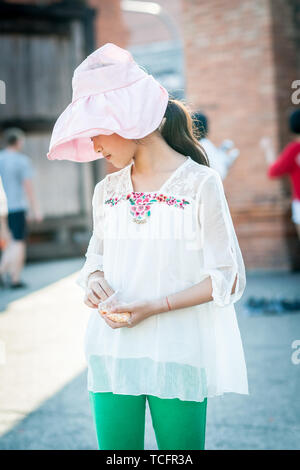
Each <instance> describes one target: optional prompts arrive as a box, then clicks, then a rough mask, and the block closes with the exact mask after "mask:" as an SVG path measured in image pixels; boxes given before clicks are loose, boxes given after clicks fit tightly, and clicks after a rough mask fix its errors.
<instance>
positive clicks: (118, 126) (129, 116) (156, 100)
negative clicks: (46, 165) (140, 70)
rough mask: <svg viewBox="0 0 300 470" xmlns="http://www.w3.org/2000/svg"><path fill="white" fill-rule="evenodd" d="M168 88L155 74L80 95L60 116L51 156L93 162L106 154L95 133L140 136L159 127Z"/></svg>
mask: <svg viewBox="0 0 300 470" xmlns="http://www.w3.org/2000/svg"><path fill="white" fill-rule="evenodd" d="M168 99H169V96H168V92H167V91H166V89H165V88H164V87H162V86H161V85H160V84H159V82H157V81H156V80H154V79H153V77H152V76H151V75H149V76H147V77H145V78H144V79H142V80H139V81H138V82H136V83H134V84H132V85H130V86H127V87H123V88H119V89H116V90H110V91H107V92H104V93H99V94H94V95H91V96H84V97H81V98H78V99H77V100H76V101H73V102H72V103H70V104H69V105H68V106H67V108H66V109H65V110H64V111H63V112H62V114H61V115H60V116H59V117H58V119H57V121H56V123H55V125H54V128H53V132H52V136H51V141H50V146H49V152H48V153H47V158H48V159H49V160H71V161H75V162H90V161H93V160H97V159H99V158H104V155H103V154H102V153H96V152H95V151H94V146H93V142H92V141H91V139H90V138H91V137H94V136H96V135H100V134H103V135H111V134H114V133H115V134H118V135H120V136H121V137H124V138H125V139H140V138H143V137H145V136H146V135H148V134H150V133H151V132H153V131H154V130H156V129H157V128H158V127H159V125H160V123H161V121H162V119H163V116H164V114H165V110H166V107H167V104H168Z"/></svg>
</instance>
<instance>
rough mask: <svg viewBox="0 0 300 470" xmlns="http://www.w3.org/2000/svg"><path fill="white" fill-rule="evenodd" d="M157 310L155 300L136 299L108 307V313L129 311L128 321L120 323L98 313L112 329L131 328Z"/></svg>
mask: <svg viewBox="0 0 300 470" xmlns="http://www.w3.org/2000/svg"><path fill="white" fill-rule="evenodd" d="M156 311H157V302H150V301H137V302H131V303H128V304H125V303H124V304H123V303H122V304H118V305H116V306H115V307H112V308H110V313H124V312H129V313H130V314H131V315H130V323H125V322H124V323H123V322H122V323H120V322H116V321H113V320H110V319H109V318H107V316H106V315H103V314H101V313H100V315H101V317H102V318H103V319H104V320H105V321H106V323H107V324H108V325H109V326H110V327H111V328H113V329H115V328H123V327H124V326H125V327H126V328H132V327H133V326H135V325H137V324H138V323H140V322H141V321H143V320H145V319H146V318H148V317H150V316H151V315H153V314H154V313H156Z"/></svg>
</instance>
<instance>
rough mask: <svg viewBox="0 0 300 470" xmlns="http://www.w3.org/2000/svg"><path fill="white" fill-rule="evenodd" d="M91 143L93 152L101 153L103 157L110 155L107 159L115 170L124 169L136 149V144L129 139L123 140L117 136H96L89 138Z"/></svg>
mask: <svg viewBox="0 0 300 470" xmlns="http://www.w3.org/2000/svg"><path fill="white" fill-rule="evenodd" d="M91 141H92V142H93V144H94V150H95V152H98V151H99V150H100V152H102V153H103V155H104V156H108V155H110V158H109V159H107V160H108V161H110V162H111V163H112V164H113V165H114V166H115V167H116V168H124V167H125V166H127V165H128V164H129V163H130V161H131V160H132V157H133V156H134V153H135V151H136V148H137V144H136V143H135V142H134V141H133V140H131V139H124V137H121V136H120V135H118V134H111V135H102V134H99V135H96V136H94V137H91Z"/></svg>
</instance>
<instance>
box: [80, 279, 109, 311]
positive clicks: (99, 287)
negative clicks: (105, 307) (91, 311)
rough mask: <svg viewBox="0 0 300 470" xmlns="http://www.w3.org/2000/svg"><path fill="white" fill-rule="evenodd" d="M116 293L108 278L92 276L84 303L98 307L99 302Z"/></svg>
mask: <svg viewBox="0 0 300 470" xmlns="http://www.w3.org/2000/svg"><path fill="white" fill-rule="evenodd" d="M113 293H114V290H113V289H112V288H111V287H110V285H109V284H108V282H107V281H106V279H105V278H104V277H102V276H98V277H92V278H91V279H90V280H89V281H88V285H87V290H86V293H85V297H84V303H85V304H86V305H87V306H88V307H91V308H98V304H99V302H103V301H104V300H106V299H107V298H108V297H110V296H111V295H112V294H113Z"/></svg>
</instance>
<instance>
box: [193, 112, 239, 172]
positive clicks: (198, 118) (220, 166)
mask: <svg viewBox="0 0 300 470" xmlns="http://www.w3.org/2000/svg"><path fill="white" fill-rule="evenodd" d="M192 118H193V124H194V126H195V134H196V138H197V139H198V140H199V143H200V144H201V145H202V147H203V148H204V150H205V151H206V153H207V155H208V158H209V163H210V167H211V168H214V169H215V170H216V171H217V172H218V173H219V175H220V176H221V178H222V180H224V179H225V178H226V176H227V174H228V171H229V168H230V167H231V166H232V164H233V162H234V161H235V160H236V158H237V157H238V156H239V153H240V152H239V150H238V149H237V148H234V143H233V141H232V140H229V139H226V140H224V141H223V142H222V144H221V145H220V147H216V146H215V145H214V144H213V143H212V142H211V140H209V138H208V137H207V136H208V119H207V117H206V116H205V114H203V113H200V112H196V113H193V115H192Z"/></svg>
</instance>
